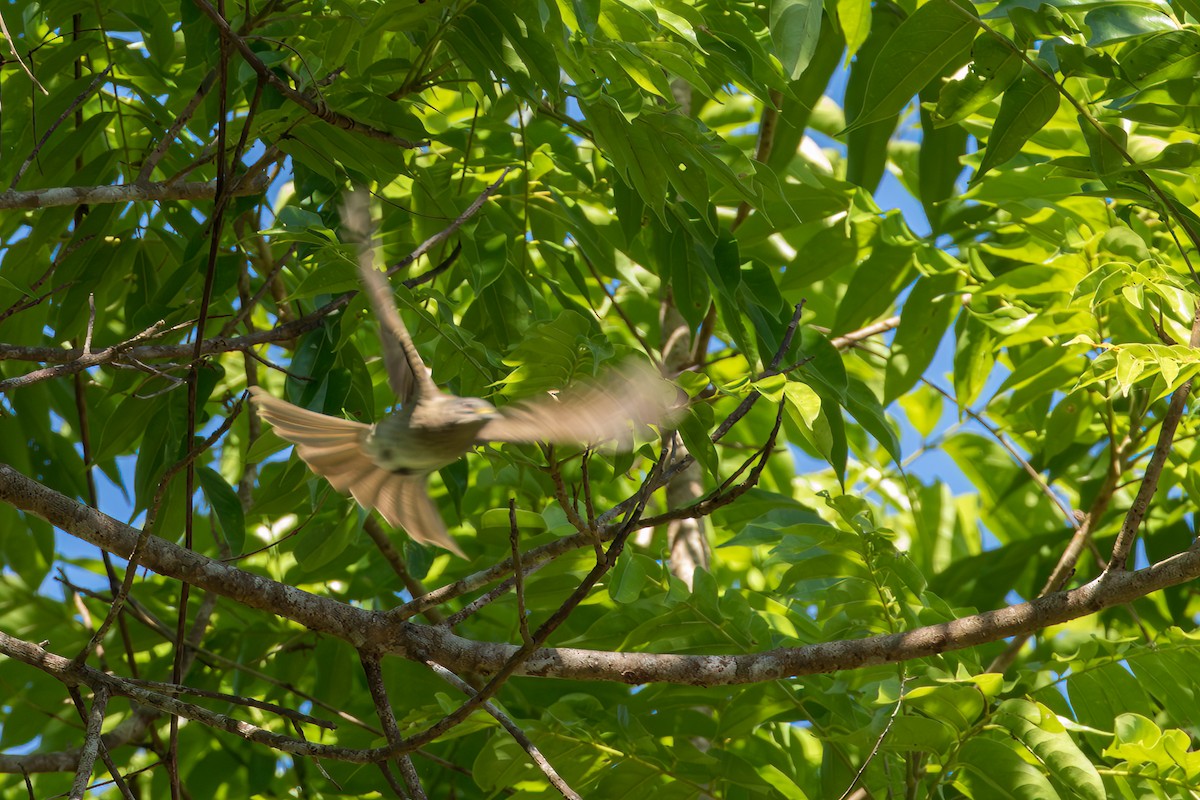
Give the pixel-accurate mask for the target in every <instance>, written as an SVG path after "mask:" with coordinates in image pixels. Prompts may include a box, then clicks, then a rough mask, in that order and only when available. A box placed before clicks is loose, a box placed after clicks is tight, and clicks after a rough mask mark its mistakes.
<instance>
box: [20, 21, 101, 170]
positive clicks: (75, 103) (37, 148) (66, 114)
mask: <svg viewBox="0 0 1200 800" xmlns="http://www.w3.org/2000/svg"><path fill="white" fill-rule="evenodd" d="M2 20H3V17H0V24H3V21H2ZM5 35H6V36H7V35H8V34H7V33H5ZM112 68H113V65H112V64H109V65H108V66H107V67H105V68H104V69H103V70H101V71H100V72H99V73H98V74H97V75H96V77H95V78H93V79H92V82H91V83H89V84H88V86H87V88H86V89H84V90H83V92H81V93H80V94H79V95H78V96H77V97H76V98H75V99H74V100H72V101H71V104H70V105H69V106H67V107H66V108H65V109H63V112H62V113H61V114H59V116H58V119H56V120H54V123H53V124H51V125H50V127H49V128H47V129H46V132H45V133H43V134H42V138H40V139H38V141H37V144H35V145H34V146H33V150H32V151H31V152H30V153H29V155H28V156H26V157H25V161H23V162H22V163H21V166H20V167H18V168H17V174H16V175H14V176H13V179H12V181H10V182H9V184H8V190H9V191H10V192H11V191H12V190H14V189H16V188H17V184H18V183H20V182H21V178H23V177H24V176H25V170H27V169H29V165H30V164H32V163H33V162H34V159H36V158H37V156H38V153H40V152H41V150H42V147H43V146H44V145H45V144H46V141H47V140H48V139H49V138H50V136H51V135H52V134H53V133H54V132H55V131H56V130H58V126H59V125H62V124H63V123H64V122H66V121H67V120H68V119H70V117H71V115H72V114H73V113H75V109H77V108H79V106H80V105H82V104H83V101H84V100H87V99H88V97H90V96H91V94H92V92H94V91H96V89H98V88H99V87H100V84H102V83H104V78H105V76H106V75H108V73H109V71H111V70H112ZM36 80H37V79H36V78H35V79H34V81H35V82H36ZM38 86H41V84H40V83H39V84H38ZM42 91H45V89H43V90H42Z"/></svg>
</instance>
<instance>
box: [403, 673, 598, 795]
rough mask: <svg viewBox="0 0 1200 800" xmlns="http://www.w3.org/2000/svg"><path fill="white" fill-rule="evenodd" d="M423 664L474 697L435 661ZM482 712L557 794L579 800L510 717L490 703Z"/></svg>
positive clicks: (464, 685) (453, 675)
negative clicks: (526, 757)
mask: <svg viewBox="0 0 1200 800" xmlns="http://www.w3.org/2000/svg"><path fill="white" fill-rule="evenodd" d="M425 664H426V665H427V666H428V667H429V668H430V669H431V670H433V671H434V673H435V674H436V675H437V676H438V677H440V678H441V679H442V680H444V681H446V683H449V684H450V685H451V686H453V687H454V688H455V689H458V690H459V691H460V692H462V693H463V694H465V695H467V696H468V697H472V696H474V694H475V689H474V687H472V686H471V684H469V683H467V682H466V681H464V680H463V679H462V678H460V677H458V676H457V675H455V674H454V673H453V672H451V671H450V670H448V669H446V668H445V667H443V666H442V665H441V664H439V663H437V662H436V661H426V662H425ZM483 710H484V711H486V712H487V713H489V714H491V715H492V718H493V719H495V720H496V721H497V722H499V723H500V725H501V727H503V728H504V730H506V731H508V734H509V735H510V736H512V737H513V739H514V740H515V741H516V743H517V744H519V745H521V749H522V750H524V751H525V752H526V753H528V754H529V758H530V760H531V761H533V763H534V766H536V767H537V768H538V769H540V770H541V771H542V774H543V775H545V776H546V779H547V780H549V781H550V785H551V786H553V787H554V788H555V789H557V790H558V792H559V794H561V795H562V796H563V797H565V798H567V800H581V798H580V796H579V794H578V793H576V791H575V790H574V789H572V788H571V787H570V786H569V785H568V784H567V782H566V781H564V780H563V779H562V776H560V775H559V774H558V771H557V770H555V769H554V767H553V766H552V765H551V764H550V762H549V761H547V760H546V757H545V756H544V755H542V751H541V750H539V749H538V748H537V745H535V744H534V743H533V740H531V739H530V738H529V736H528V735H527V734H526V733H525V731H523V730H521V728H520V727H519V726H518V725H517V723H515V722H513V720H512V718H511V717H509V716H508V715H507V714H505V713H504V712H503V711H501V710H500V709H499V708H497V707H496V705H495V704H494V703H492V702H485V703H484V704H483Z"/></svg>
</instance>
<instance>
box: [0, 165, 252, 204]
mask: <svg viewBox="0 0 1200 800" xmlns="http://www.w3.org/2000/svg"><path fill="white" fill-rule="evenodd" d="M269 180H270V179H269V178H268V177H267V175H266V174H265V173H259V174H258V175H255V176H254V177H253V178H252V179H250V180H247V181H237V182H235V183H234V184H233V185H232V186H230V187H229V193H230V194H231V195H233V196H235V197H242V196H244V195H251V194H261V193H262V192H265V191H266V189H267V184H268V183H269ZM216 194H217V182H216V181H215V180H212V181H191V182H187V183H183V182H155V183H119V184H116V185H114V186H53V187H50V188H48V189H29V190H26V191H20V192H17V191H11V190H10V191H7V192H0V210H6V209H10V208H25V209H32V208H54V207H57V206H77V205H81V204H86V205H100V204H104V203H108V204H112V203H136V202H141V201H148V202H151V203H158V202H162V201H163V200H212V199H213V198H214V197H215V196H216Z"/></svg>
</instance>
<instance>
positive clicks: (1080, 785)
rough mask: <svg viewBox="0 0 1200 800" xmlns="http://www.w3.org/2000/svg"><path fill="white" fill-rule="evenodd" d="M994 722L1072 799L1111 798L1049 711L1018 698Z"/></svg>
mask: <svg viewBox="0 0 1200 800" xmlns="http://www.w3.org/2000/svg"><path fill="white" fill-rule="evenodd" d="M994 719H995V721H996V722H997V723H998V724H1000V725H1002V726H1004V727H1005V728H1007V729H1008V730H1009V732H1010V733H1012V735H1013V736H1014V737H1016V739H1017V741H1019V742H1020V743H1021V744H1023V745H1024V746H1025V747H1026V748H1027V749H1028V750H1029V752H1030V753H1032V754H1033V756H1034V758H1036V759H1037V760H1038V762H1039V763H1041V764H1044V765H1045V766H1046V769H1047V771H1048V772H1049V773H1050V775H1051V776H1052V777H1054V778H1055V779H1057V781H1058V784H1059V785H1060V786H1062V787H1065V788H1066V789H1067V790H1068V791H1069V792H1070V796H1073V797H1077V798H1079V799H1080V800H1104V798H1105V797H1107V795H1106V793H1105V790H1104V781H1103V780H1101V778H1100V773H1099V772H1097V771H1096V767H1094V766H1093V765H1092V762H1091V761H1089V760H1088V758H1087V756H1085V755H1084V754H1083V751H1081V750H1080V749H1079V746H1078V745H1076V744H1075V742H1074V740H1072V739H1071V736H1070V734H1068V733H1067V731H1066V729H1065V728H1064V727H1063V726H1062V723H1060V722H1059V721H1058V718H1057V716H1056V715H1055V714H1054V712H1052V711H1051V710H1050V709H1049V708H1047V707H1046V706H1044V705H1042V704H1041V703H1031V702H1029V701H1028V700H1022V699H1019V698H1014V699H1011V700H1005V701H1004V702H1003V703H1001V704H1000V705H999V706H998V707H997V708H996V712H995V717H994Z"/></svg>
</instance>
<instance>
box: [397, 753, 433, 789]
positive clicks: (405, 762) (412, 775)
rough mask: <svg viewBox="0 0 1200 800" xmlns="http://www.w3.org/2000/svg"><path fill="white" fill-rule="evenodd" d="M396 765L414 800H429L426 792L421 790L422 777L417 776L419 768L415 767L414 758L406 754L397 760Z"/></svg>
mask: <svg viewBox="0 0 1200 800" xmlns="http://www.w3.org/2000/svg"><path fill="white" fill-rule="evenodd" d="M396 763H397V764H398V765H399V767H400V775H401V777H403V778H404V785H405V786H406V787H407V788H408V794H409V796H410V797H412V800H429V797H428V795H426V794H425V790H424V789H422V788H421V776H420V775H418V774H417V768H416V767H415V766H413V763H412V757H411V756H410V755H408V753H404V754H403V755H401V756H400V757H399V758H397V759H396Z"/></svg>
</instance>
